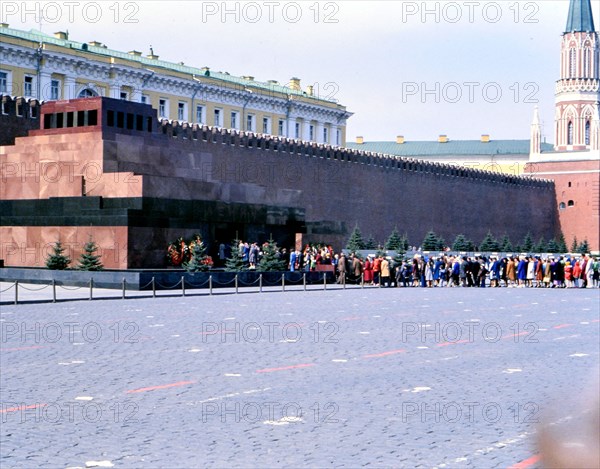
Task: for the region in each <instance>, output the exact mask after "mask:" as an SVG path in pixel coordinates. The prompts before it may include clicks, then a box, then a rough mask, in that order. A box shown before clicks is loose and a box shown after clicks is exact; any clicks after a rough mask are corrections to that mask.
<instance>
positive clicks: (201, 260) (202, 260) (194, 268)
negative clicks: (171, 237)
mask: <svg viewBox="0 0 600 469" xmlns="http://www.w3.org/2000/svg"><path fill="white" fill-rule="evenodd" d="M190 244H193V245H192V246H191V256H192V257H191V259H190V260H189V262H187V263H186V264H185V265H184V267H185V269H186V270H187V271H188V272H207V271H208V270H209V269H210V265H209V264H208V262H207V260H208V256H207V255H206V246H205V245H204V241H202V239H200V237H199V236H198V237H196V239H195V240H194V241H193V242H192V243H190Z"/></svg>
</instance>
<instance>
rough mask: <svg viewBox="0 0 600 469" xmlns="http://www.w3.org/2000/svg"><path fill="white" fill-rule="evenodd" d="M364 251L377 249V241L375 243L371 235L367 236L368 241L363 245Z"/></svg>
mask: <svg viewBox="0 0 600 469" xmlns="http://www.w3.org/2000/svg"><path fill="white" fill-rule="evenodd" d="M365 249H377V241H375V238H373V235H369V239H367V242H366V243H365Z"/></svg>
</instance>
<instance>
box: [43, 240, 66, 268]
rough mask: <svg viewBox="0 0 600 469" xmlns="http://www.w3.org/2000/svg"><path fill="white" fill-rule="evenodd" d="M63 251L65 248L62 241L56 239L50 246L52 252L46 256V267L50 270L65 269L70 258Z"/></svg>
mask: <svg viewBox="0 0 600 469" xmlns="http://www.w3.org/2000/svg"><path fill="white" fill-rule="evenodd" d="M64 252H65V248H63V246H62V243H61V242H60V240H59V241H57V242H56V243H55V244H54V246H52V253H50V254H49V255H48V257H47V258H46V267H48V268H49V269H50V270H65V269H66V268H68V267H69V264H70V263H71V259H70V258H69V256H66V255H65V254H64Z"/></svg>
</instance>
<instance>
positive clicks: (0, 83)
mask: <svg viewBox="0 0 600 469" xmlns="http://www.w3.org/2000/svg"><path fill="white" fill-rule="evenodd" d="M0 93H8V73H6V72H0Z"/></svg>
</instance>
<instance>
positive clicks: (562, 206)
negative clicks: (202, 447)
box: [558, 202, 567, 210]
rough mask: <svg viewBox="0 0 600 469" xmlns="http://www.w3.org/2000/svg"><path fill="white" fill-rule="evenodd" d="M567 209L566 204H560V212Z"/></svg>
mask: <svg viewBox="0 0 600 469" xmlns="http://www.w3.org/2000/svg"><path fill="white" fill-rule="evenodd" d="M565 208H567V206H566V205H565V203H564V202H561V203H560V204H558V209H559V210H564V209H565Z"/></svg>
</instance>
